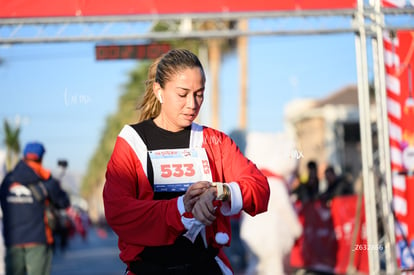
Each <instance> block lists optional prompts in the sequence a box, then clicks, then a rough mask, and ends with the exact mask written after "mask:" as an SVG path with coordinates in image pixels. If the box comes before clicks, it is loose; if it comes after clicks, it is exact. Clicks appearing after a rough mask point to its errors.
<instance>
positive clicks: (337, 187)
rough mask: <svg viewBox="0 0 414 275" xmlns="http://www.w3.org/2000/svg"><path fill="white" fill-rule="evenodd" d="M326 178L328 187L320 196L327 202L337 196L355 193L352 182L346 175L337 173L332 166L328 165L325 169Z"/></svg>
mask: <svg viewBox="0 0 414 275" xmlns="http://www.w3.org/2000/svg"><path fill="white" fill-rule="evenodd" d="M325 179H326V183H327V185H328V187H327V189H326V190H325V192H323V193H322V194H321V196H320V198H321V200H323V201H325V202H329V201H331V200H332V199H333V198H334V197H336V196H345V195H351V194H353V193H354V190H353V188H352V185H351V183H349V182H348V181H347V180H346V178H345V177H342V176H338V175H336V173H335V170H334V168H333V167H332V166H328V167H327V168H326V169H325Z"/></svg>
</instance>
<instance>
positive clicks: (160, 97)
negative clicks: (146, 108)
mask: <svg viewBox="0 0 414 275" xmlns="http://www.w3.org/2000/svg"><path fill="white" fill-rule="evenodd" d="M158 99H159V100H160V103H161V104H162V96H161V92H158Z"/></svg>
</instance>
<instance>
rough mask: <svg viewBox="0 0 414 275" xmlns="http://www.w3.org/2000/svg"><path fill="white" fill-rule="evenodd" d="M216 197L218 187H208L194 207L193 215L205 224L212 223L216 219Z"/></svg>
mask: <svg viewBox="0 0 414 275" xmlns="http://www.w3.org/2000/svg"><path fill="white" fill-rule="evenodd" d="M215 199H216V189H215V188H208V189H207V190H206V191H204V193H203V194H202V195H200V197H199V199H198V200H197V202H196V203H195V204H194V207H193V211H192V213H193V216H194V218H196V219H197V220H199V221H200V222H201V223H203V224H204V225H211V224H212V223H213V221H214V220H215V219H216V207H215V206H214V205H213V200H215Z"/></svg>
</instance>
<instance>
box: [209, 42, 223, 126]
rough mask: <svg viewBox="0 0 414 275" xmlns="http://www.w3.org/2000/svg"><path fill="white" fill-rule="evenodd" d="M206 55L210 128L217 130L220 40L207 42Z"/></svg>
mask: <svg viewBox="0 0 414 275" xmlns="http://www.w3.org/2000/svg"><path fill="white" fill-rule="evenodd" d="M208 53H209V60H210V62H209V63H210V73H211V107H212V109H211V110H212V114H211V118H212V121H211V126H212V127H213V128H216V129H217V128H219V126H220V125H219V124H220V121H219V117H220V100H219V94H220V79H219V78H220V63H221V49H220V40H219V39H211V40H209V41H208Z"/></svg>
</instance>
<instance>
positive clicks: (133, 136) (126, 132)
mask: <svg viewBox="0 0 414 275" xmlns="http://www.w3.org/2000/svg"><path fill="white" fill-rule="evenodd" d="M118 136H119V137H121V138H123V139H124V140H125V141H126V142H127V143H128V144H129V146H130V147H131V148H132V150H134V152H135V154H136V155H137V157H138V159H139V161H140V162H141V165H142V170H144V173H145V175H146V176H148V175H147V152H148V149H147V146H146V145H145V143H144V141H143V140H142V139H141V137H140V136H139V135H138V133H137V132H136V131H135V130H134V129H133V128H132V127H131V126H129V125H125V126H124V128H122V130H121V132H120V133H119V135H118Z"/></svg>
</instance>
